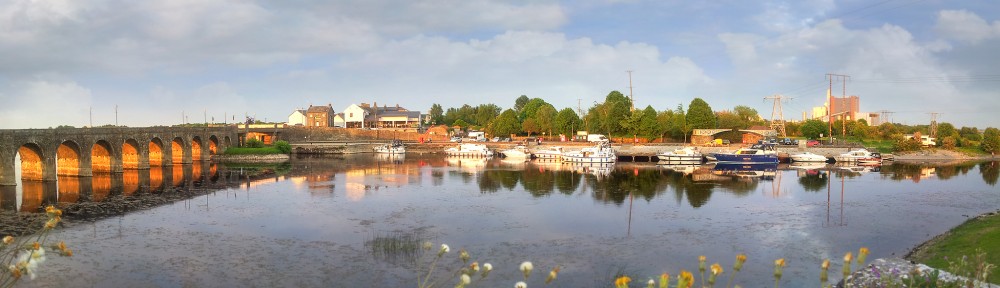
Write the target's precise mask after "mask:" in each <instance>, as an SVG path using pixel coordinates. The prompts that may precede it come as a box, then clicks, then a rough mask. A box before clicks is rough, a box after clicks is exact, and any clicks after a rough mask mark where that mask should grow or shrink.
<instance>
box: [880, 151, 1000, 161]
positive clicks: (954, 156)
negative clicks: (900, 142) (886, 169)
mask: <svg viewBox="0 0 1000 288" xmlns="http://www.w3.org/2000/svg"><path fill="white" fill-rule="evenodd" d="M893 156H895V158H896V159H895V160H896V161H959V160H961V161H970V160H1000V157H997V156H995V155H988V154H983V155H969V154H966V153H962V152H958V151H952V150H945V149H925V150H920V151H911V152H903V153H899V154H896V153H893Z"/></svg>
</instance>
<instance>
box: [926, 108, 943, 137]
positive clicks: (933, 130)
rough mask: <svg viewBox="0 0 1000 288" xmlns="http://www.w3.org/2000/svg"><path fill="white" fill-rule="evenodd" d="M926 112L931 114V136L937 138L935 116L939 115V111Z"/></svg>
mask: <svg viewBox="0 0 1000 288" xmlns="http://www.w3.org/2000/svg"><path fill="white" fill-rule="evenodd" d="M927 114H931V137H933V138H937V116H938V115H941V113H938V112H930V113H927Z"/></svg>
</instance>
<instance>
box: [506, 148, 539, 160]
mask: <svg viewBox="0 0 1000 288" xmlns="http://www.w3.org/2000/svg"><path fill="white" fill-rule="evenodd" d="M500 154H502V155H503V157H504V158H507V159H523V160H527V159H530V158H531V154H530V153H528V148H526V147H524V145H517V146H514V148H510V149H507V150H503V151H500Z"/></svg>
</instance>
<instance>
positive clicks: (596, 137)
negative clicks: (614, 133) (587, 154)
mask: <svg viewBox="0 0 1000 288" xmlns="http://www.w3.org/2000/svg"><path fill="white" fill-rule="evenodd" d="M601 141H608V137H604V135H601V134H589V135H587V142H601Z"/></svg>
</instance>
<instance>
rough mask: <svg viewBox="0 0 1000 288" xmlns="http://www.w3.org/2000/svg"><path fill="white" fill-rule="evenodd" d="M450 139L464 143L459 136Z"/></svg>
mask: <svg viewBox="0 0 1000 288" xmlns="http://www.w3.org/2000/svg"><path fill="white" fill-rule="evenodd" d="M448 141H451V142H457V143H462V137H458V136H455V137H451V140H448Z"/></svg>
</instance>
